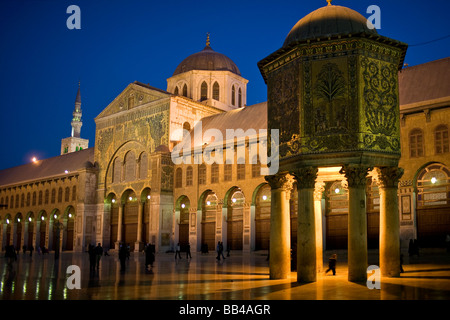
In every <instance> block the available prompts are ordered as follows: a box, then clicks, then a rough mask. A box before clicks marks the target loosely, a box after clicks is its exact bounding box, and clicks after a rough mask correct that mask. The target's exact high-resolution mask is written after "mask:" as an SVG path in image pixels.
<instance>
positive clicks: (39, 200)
mask: <svg viewBox="0 0 450 320" xmlns="http://www.w3.org/2000/svg"><path fill="white" fill-rule="evenodd" d="M41 204H42V190H41V191H39V199H38V205H39V206H40V205H41Z"/></svg>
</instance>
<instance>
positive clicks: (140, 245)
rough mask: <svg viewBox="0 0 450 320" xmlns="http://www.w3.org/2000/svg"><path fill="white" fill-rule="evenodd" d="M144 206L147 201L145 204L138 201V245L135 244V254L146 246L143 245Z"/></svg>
mask: <svg viewBox="0 0 450 320" xmlns="http://www.w3.org/2000/svg"><path fill="white" fill-rule="evenodd" d="M144 205H145V201H144V202H141V201H138V221H137V222H138V223H137V237H136V243H135V244H134V251H135V252H139V251H141V250H142V249H144V244H143V243H142V222H143V221H142V219H143V212H144Z"/></svg>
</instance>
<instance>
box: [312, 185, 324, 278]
mask: <svg viewBox="0 0 450 320" xmlns="http://www.w3.org/2000/svg"><path fill="white" fill-rule="evenodd" d="M324 190H325V182H317V183H316V185H315V189H314V217H315V226H316V261H317V262H316V268H317V273H321V272H322V271H323V230H322V194H323V191H324Z"/></svg>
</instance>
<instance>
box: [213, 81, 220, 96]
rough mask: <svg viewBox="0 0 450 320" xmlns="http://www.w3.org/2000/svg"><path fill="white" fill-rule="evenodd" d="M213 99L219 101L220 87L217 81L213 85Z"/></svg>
mask: <svg viewBox="0 0 450 320" xmlns="http://www.w3.org/2000/svg"><path fill="white" fill-rule="evenodd" d="M213 99H215V100H220V86H219V83H218V82H217V81H216V82H214V84H213Z"/></svg>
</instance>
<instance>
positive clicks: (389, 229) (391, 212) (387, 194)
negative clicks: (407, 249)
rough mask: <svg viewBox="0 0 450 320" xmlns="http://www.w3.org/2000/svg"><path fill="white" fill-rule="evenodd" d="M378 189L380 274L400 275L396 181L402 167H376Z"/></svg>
mask: <svg viewBox="0 0 450 320" xmlns="http://www.w3.org/2000/svg"><path fill="white" fill-rule="evenodd" d="M377 173H378V186H379V191H380V271H381V275H382V276H388V277H398V276H400V220H399V219H400V217H399V211H398V195H397V191H398V181H399V179H400V178H401V177H402V175H403V169H401V168H398V167H382V168H377Z"/></svg>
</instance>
